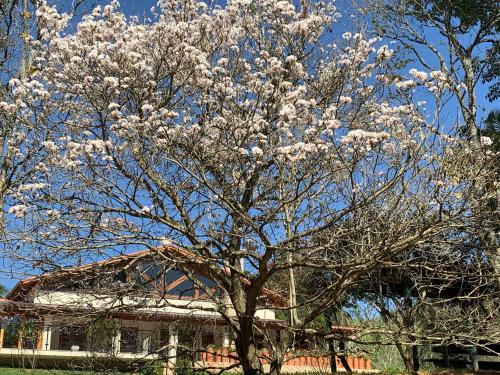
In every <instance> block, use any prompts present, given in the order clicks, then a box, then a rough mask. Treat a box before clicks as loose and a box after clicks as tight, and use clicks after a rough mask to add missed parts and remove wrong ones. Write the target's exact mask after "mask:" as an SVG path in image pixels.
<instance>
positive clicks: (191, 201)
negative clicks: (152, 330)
mask: <svg viewBox="0 0 500 375" xmlns="http://www.w3.org/2000/svg"><path fill="white" fill-rule="evenodd" d="M38 16H39V21H38V22H39V24H40V30H41V31H40V32H41V37H42V39H41V40H42V42H41V43H39V44H37V45H36V48H37V51H36V61H37V62H38V65H37V71H36V73H35V74H33V75H32V76H31V77H30V78H29V79H25V80H20V81H19V82H16V84H15V88H16V89H17V92H20V91H23V90H24V91H27V92H28V93H29V94H30V95H29V96H28V99H26V98H24V99H23V103H24V105H25V106H26V111H25V112H24V113H23V121H24V122H25V123H27V124H30V126H33V127H35V128H37V127H41V128H44V129H50V132H51V133H50V137H48V138H45V139H44V141H43V142H42V146H43V150H42V155H43V156H45V157H46V164H45V166H46V169H44V170H43V171H38V173H37V174H36V175H35V176H32V179H31V181H30V182H29V184H30V185H28V186H29V187H30V188H21V189H18V190H17V193H18V194H17V195H16V196H15V198H16V199H17V201H18V206H19V207H20V209H19V210H18V211H17V212H16V214H17V220H14V221H13V225H14V224H17V228H16V229H17V232H16V233H15V234H16V236H17V237H16V238H17V239H18V242H19V248H20V249H21V250H20V254H19V258H20V259H24V260H25V261H26V262H28V263H31V264H32V263H33V262H35V263H36V264H38V265H39V266H40V267H43V269H51V268H52V269H54V268H56V269H57V268H59V267H60V266H61V265H68V264H71V265H75V264H78V263H79V262H81V261H83V260H85V259H89V258H91V259H95V258H96V257H104V256H107V255H109V254H110V253H113V252H116V250H117V249H118V251H126V250H127V249H128V248H130V247H137V246H146V247H150V248H154V247H155V246H157V245H158V244H159V243H161V242H164V241H165V238H169V239H170V240H171V241H175V242H176V243H178V244H179V246H182V247H185V248H186V249H188V250H190V251H191V252H192V253H194V254H195V255H196V257H197V258H196V259H197V260H199V261H200V262H203V263H204V264H205V265H206V266H207V267H209V270H210V276H211V278H213V279H214V280H215V282H216V283H217V286H218V288H220V289H221V290H223V291H224V292H225V293H224V295H226V296H228V299H229V300H227V299H222V298H221V296H220V295H218V294H217V293H214V292H213V290H210V289H208V288H206V287H204V286H203V285H199V287H200V288H205V289H204V291H205V293H206V294H207V295H208V296H209V297H210V298H211V300H212V301H213V302H214V306H215V307H214V309H215V310H216V311H217V312H218V313H219V314H221V315H222V316H223V317H224V319H225V320H226V321H227V323H228V325H229V326H230V327H231V328H232V330H233V331H234V335H235V337H236V349H237V352H238V355H239V360H240V364H241V366H242V368H243V371H244V372H245V373H246V374H260V373H262V371H263V369H262V364H261V362H260V361H259V355H258V354H259V353H258V351H257V344H256V338H255V337H256V329H257V328H256V318H255V313H256V311H257V310H258V309H259V308H260V307H261V306H262V304H265V303H266V301H263V300H262V299H261V296H262V290H263V288H264V287H265V286H266V285H267V284H268V283H269V282H270V279H271V278H272V277H273V276H275V275H278V274H281V273H282V272H287V271H288V270H290V269H294V270H295V269H299V267H302V268H306V269H322V270H327V271H329V272H330V273H331V274H332V275H336V276H337V277H335V278H332V282H331V283H330V284H328V286H326V287H325V288H323V289H321V290H317V291H316V292H315V293H314V294H313V295H311V296H309V298H308V299H305V300H303V301H302V302H300V303H299V302H297V306H288V307H287V308H286V309H288V310H289V309H295V308H299V307H303V308H304V309H303V316H302V319H300V322H297V324H296V325H295V326H294V328H293V329H294V330H296V331H301V332H310V331H308V329H309V327H310V325H311V322H313V321H314V320H315V319H316V318H317V317H318V316H319V315H321V314H322V313H323V312H324V311H325V310H326V309H328V308H329V307H330V306H331V305H332V303H333V304H335V302H336V301H340V300H342V299H343V298H344V296H345V293H346V291H347V290H349V288H350V287H352V285H353V284H356V283H357V282H358V281H359V280H360V279H361V278H362V276H363V275H364V274H366V273H367V272H369V271H370V270H373V269H376V268H377V267H378V266H379V264H380V263H381V262H382V261H383V260H385V259H388V258H390V257H391V256H392V255H394V254H398V253H400V252H404V251H406V250H408V249H410V248H414V247H418V246H420V245H423V244H428V245H430V244H432V243H433V241H434V240H436V239H438V240H439V241H440V242H442V241H443V240H442V237H440V236H439V235H440V234H441V233H443V232H444V231H447V230H448V229H449V228H450V227H455V226H462V227H463V226H468V225H473V223H474V217H473V211H471V209H470V206H469V203H468V201H467V200H464V199H460V198H459V196H460V195H468V194H471V190H472V189H475V188H476V187H477V186H482V184H483V180H484V179H485V178H486V177H487V174H488V171H489V170H488V169H484V168H481V167H480V166H482V165H483V163H491V162H492V158H491V156H489V155H488V154H487V153H486V152H481V153H476V154H470V153H469V152H468V151H467V150H466V149H463V148H462V147H463V145H462V143H461V141H460V140H459V139H455V138H453V137H450V136H448V135H446V134H443V133H442V132H441V129H440V128H439V126H438V125H439V124H438V123H434V122H433V121H432V119H431V120H430V121H427V120H426V118H425V116H423V114H422V113H420V112H419V109H418V108H417V107H416V106H415V105H413V104H412V103H411V98H410V93H409V90H408V88H410V87H413V86H414V85H417V83H416V82H415V81H413V80H411V81H410V80H408V81H403V82H396V86H394V82H391V81H390V80H388V78H387V77H388V76H389V72H388V70H387V69H388V67H389V65H388V64H387V63H388V61H389V59H390V55H391V51H390V49H389V48H388V47H387V46H386V45H384V46H380V47H379V46H378V45H377V43H378V41H377V39H370V40H365V39H364V38H363V35H361V34H354V35H353V34H349V33H346V34H345V35H344V37H343V39H342V40H340V41H336V42H335V43H334V42H329V40H332V37H333V36H332V32H331V30H330V26H331V23H332V22H333V21H334V20H335V18H336V17H337V14H336V13H335V10H334V8H333V7H332V6H331V4H329V3H328V2H317V3H314V4H313V3H312V4H309V6H308V7H307V9H295V7H294V6H293V4H291V3H289V2H286V1H274V0H260V1H256V2H240V1H235V2H229V3H228V4H227V5H226V6H224V7H219V6H215V5H207V4H206V3H203V2H197V1H169V2H165V3H162V4H160V9H159V12H158V15H156V16H152V20H149V21H148V22H146V23H140V22H138V21H136V20H135V21H134V20H127V19H126V17H125V16H124V15H123V14H122V13H120V12H119V11H118V10H117V4H116V3H113V4H112V5H108V6H106V7H104V8H103V9H100V8H98V9H96V10H95V11H94V12H93V13H92V15H91V16H87V17H85V18H84V19H83V21H82V22H80V23H79V24H78V25H77V28H76V30H75V31H74V32H71V31H68V30H67V31H66V32H65V33H62V30H64V25H65V23H66V19H65V18H64V17H61V16H60V15H59V14H58V13H57V12H56V10H55V9H54V8H52V7H48V6H46V5H44V6H41V7H40V8H39V11H38ZM375 46H377V47H378V49H377V48H375ZM485 151H486V149H485ZM464 160H465V161H467V163H468V164H467V165H468V166H469V165H470V166H471V167H470V168H467V170H466V171H463V172H461V171H460V173H459V172H458V171H456V170H455V169H453V166H454V165H456V164H457V163H459V162H463V161H464ZM472 166H473V167H472ZM428 197H433V199H432V200H429V199H428ZM367 212H377V216H376V218H375V220H377V221H381V222H384V223H386V225H387V227H386V231H385V232H374V231H373V230H372V229H371V228H372V225H371V224H372V223H371V222H370V221H369V220H368V219H369V217H368V215H367ZM445 213H446V214H445ZM371 219H373V218H371ZM354 233H362V234H363V235H362V236H361V240H359V238H358V237H353V236H352V234H354ZM317 238H328V240H326V241H317ZM341 243H342V244H345V246H343V247H342V248H339V246H338V245H339V244H341ZM331 252H341V253H342V255H343V256H342V257H337V258H335V259H339V262H338V263H329V262H328V261H327V258H325V254H328V253H331ZM164 257H165V259H164V261H165V260H167V261H168V262H170V264H173V265H175V266H176V267H179V268H180V269H184V270H185V272H186V273H188V274H189V269H188V268H187V267H186V264H185V259H180V258H179V257H176V256H169V255H168V253H167V254H165V255H164ZM183 267H184V268H183ZM192 279H193V280H195V277H193V278H192ZM286 309H285V310H286ZM284 328H285V327H284ZM276 363H278V366H276V367H275V368H273V371H275V372H279V361H277V362H276Z"/></svg>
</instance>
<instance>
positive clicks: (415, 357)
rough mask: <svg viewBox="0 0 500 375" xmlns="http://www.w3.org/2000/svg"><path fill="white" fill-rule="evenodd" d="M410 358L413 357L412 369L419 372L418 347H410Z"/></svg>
mask: <svg viewBox="0 0 500 375" xmlns="http://www.w3.org/2000/svg"><path fill="white" fill-rule="evenodd" d="M411 349H412V356H413V369H414V370H415V372H416V371H419V370H420V359H419V358H418V346H416V345H413V346H412V348H411Z"/></svg>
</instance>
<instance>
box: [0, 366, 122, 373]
mask: <svg viewBox="0 0 500 375" xmlns="http://www.w3.org/2000/svg"><path fill="white" fill-rule="evenodd" d="M30 374H36V375H105V373H104V372H92V371H77V370H41V369H35V370H30V369H22V368H9V367H0V375H30ZM108 374H111V373H108ZM115 374H116V372H115Z"/></svg>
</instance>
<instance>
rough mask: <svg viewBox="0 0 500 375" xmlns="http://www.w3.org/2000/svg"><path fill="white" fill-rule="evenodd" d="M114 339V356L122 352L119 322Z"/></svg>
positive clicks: (112, 351)
mask: <svg viewBox="0 0 500 375" xmlns="http://www.w3.org/2000/svg"><path fill="white" fill-rule="evenodd" d="M115 322H119V321H115ZM112 340H113V341H112V342H111V353H112V354H113V355H114V356H116V355H118V353H120V341H121V329H120V324H119V323H117V324H116V328H115V335H114V336H113V338H112Z"/></svg>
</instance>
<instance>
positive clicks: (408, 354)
mask: <svg viewBox="0 0 500 375" xmlns="http://www.w3.org/2000/svg"><path fill="white" fill-rule="evenodd" d="M396 348H397V349H398V352H399V354H400V355H401V358H402V359H403V363H404V365H405V368H406V371H407V372H409V373H410V374H415V372H416V371H415V367H414V366H413V345H412V346H410V345H406V346H404V347H403V345H401V344H400V343H396Z"/></svg>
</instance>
